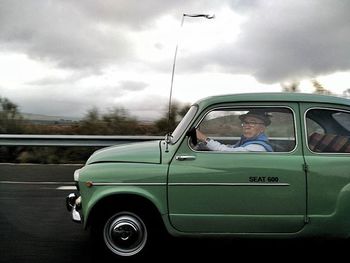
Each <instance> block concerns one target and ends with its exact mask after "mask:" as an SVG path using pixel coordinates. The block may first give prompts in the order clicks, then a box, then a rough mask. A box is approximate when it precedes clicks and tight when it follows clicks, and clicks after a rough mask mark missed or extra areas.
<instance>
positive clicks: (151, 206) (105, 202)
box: [84, 192, 165, 229]
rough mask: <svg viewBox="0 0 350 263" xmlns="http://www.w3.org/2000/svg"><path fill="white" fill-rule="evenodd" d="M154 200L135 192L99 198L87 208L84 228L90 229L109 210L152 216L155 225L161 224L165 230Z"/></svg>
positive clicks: (112, 194) (159, 209)
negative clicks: (155, 221)
mask: <svg viewBox="0 0 350 263" xmlns="http://www.w3.org/2000/svg"><path fill="white" fill-rule="evenodd" d="M156 203H157V202H156V200H154V198H150V197H149V196H147V195H142V194H140V193H135V192H133V193H132V192H118V193H109V194H106V195H104V196H103V197H101V198H99V199H98V200H96V201H95V202H94V204H93V205H91V206H90V207H89V212H88V213H87V215H86V221H85V225H84V226H85V228H88V227H90V226H91V225H92V224H93V223H94V222H95V220H98V218H99V217H100V216H102V215H103V214H105V213H108V212H109V211H111V210H114V211H117V210H129V211H136V212H138V213H141V214H143V215H146V216H150V215H152V216H154V218H155V220H157V221H158V222H157V223H161V224H162V227H163V228H164V229H165V222H163V219H162V218H163V217H162V214H164V211H163V212H162V211H161V209H162V208H160V207H159V204H158V205H156Z"/></svg>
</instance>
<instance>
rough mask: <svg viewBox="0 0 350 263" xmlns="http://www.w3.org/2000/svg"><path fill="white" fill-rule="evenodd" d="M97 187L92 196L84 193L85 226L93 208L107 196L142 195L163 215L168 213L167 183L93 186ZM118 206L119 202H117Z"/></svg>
mask: <svg viewBox="0 0 350 263" xmlns="http://www.w3.org/2000/svg"><path fill="white" fill-rule="evenodd" d="M93 187H94V188H95V189H94V191H92V193H91V195H90V196H84V195H82V200H88V201H87V202H86V203H83V207H82V209H83V218H84V227H85V228H86V227H87V222H88V220H89V216H90V214H91V211H92V210H93V208H94V207H95V206H96V205H98V204H99V203H100V202H103V200H105V199H106V198H109V197H112V196H113V197H117V196H123V195H124V196H125V195H129V196H130V195H132V196H137V197H141V198H143V199H146V200H148V201H149V202H151V203H152V204H153V205H154V206H155V207H156V209H157V210H158V211H159V213H160V214H161V215H164V214H166V213H167V204H166V200H167V199H166V184H165V183H164V184H147V185H146V184H144V185H139V186H135V185H118V186H93ZM115 208H116V209H117V208H118V204H115Z"/></svg>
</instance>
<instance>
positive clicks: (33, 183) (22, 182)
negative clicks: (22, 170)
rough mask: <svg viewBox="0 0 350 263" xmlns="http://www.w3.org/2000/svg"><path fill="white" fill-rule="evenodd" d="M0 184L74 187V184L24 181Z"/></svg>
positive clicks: (0, 182)
mask: <svg viewBox="0 0 350 263" xmlns="http://www.w3.org/2000/svg"><path fill="white" fill-rule="evenodd" d="M0 184H29V185H45V184H46V185H48V184H49V185H52V184H53V185H74V182H25V181H0Z"/></svg>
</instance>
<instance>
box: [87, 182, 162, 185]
mask: <svg viewBox="0 0 350 263" xmlns="http://www.w3.org/2000/svg"><path fill="white" fill-rule="evenodd" d="M159 185H166V183H94V182H92V186H159Z"/></svg>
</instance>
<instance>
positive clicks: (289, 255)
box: [0, 164, 350, 263]
mask: <svg viewBox="0 0 350 263" xmlns="http://www.w3.org/2000/svg"><path fill="white" fill-rule="evenodd" d="M78 167H79V166H64V165H7V164H0V208H1V209H0V237H1V238H0V262H11V263H13V262H26V263H31V262H33V263H34V262H35V263H39V262H50V263H56V262H57V263H58V262H60V263H62V262H75V263H79V262H84V263H89V262H106V260H105V258H104V256H103V255H100V254H98V253H99V251H98V250H97V249H96V247H95V246H94V243H93V241H92V240H91V238H90V235H89V232H88V231H84V230H83V229H82V227H81V225H80V224H76V223H73V222H72V221H71V219H70V216H69V213H68V212H67V211H66V210H65V202H64V199H65V197H66V195H67V194H68V193H69V192H71V191H72V190H70V189H67V188H70V186H72V175H73V171H74V170H75V169H77V168H78ZM349 245H350V244H349V242H348V241H341V240H328V241H326V240H248V239H244V240H242V239H241V240H227V239H199V238H197V239H179V238H177V239H169V241H168V242H167V243H164V244H160V245H159V253H157V254H155V255H153V256H152V257H153V259H154V261H164V260H165V259H168V260H167V261H169V260H170V261H174V262H175V261H179V260H193V261H202V260H211V261H215V262H216V261H224V260H225V259H226V258H229V259H240V260H241V261H248V260H259V261H289V260H290V261H295V260H302V259H303V260H305V259H310V260H311V259H316V258H318V259H323V260H325V259H326V260H327V259H328V260H329V261H332V262H333V261H337V260H339V261H340V259H341V257H347V251H348V247H349Z"/></svg>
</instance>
